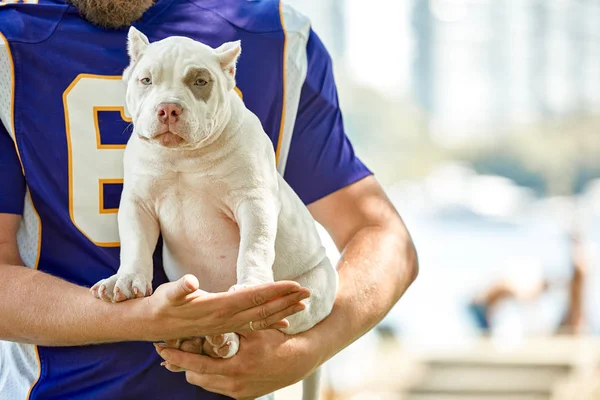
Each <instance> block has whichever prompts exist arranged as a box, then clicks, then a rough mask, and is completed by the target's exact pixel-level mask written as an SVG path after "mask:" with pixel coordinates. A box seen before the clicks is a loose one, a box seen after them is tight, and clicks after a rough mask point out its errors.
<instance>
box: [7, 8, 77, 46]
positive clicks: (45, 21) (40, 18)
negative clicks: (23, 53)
mask: <svg viewBox="0 0 600 400" xmlns="http://www.w3.org/2000/svg"><path fill="white" fill-rule="evenodd" d="M0 3H2V4H0V34H1V35H2V36H3V37H4V38H6V39H7V40H8V41H9V42H12V41H15V42H21V43H39V42H41V41H44V40H46V39H47V38H48V37H49V36H50V35H52V32H53V31H54V30H55V29H56V26H57V25H58V24H59V23H60V21H61V19H62V18H63V16H64V14H65V11H66V10H67V9H68V5H67V4H66V3H65V2H64V1H58V0H11V1H8V2H0ZM0 45H1V43H0Z"/></svg>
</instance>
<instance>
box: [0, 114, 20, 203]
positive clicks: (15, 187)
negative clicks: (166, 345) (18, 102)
mask: <svg viewBox="0 0 600 400" xmlns="http://www.w3.org/2000/svg"><path fill="white" fill-rule="evenodd" d="M24 199H25V178H24V177H23V172H22V170H21V163H20V162H19V158H18V156H17V151H16V148H15V144H14V142H13V140H12V138H11V137H10V136H9V135H8V132H7V131H6V129H5V128H4V125H3V124H2V122H0V213H6V214H23V203H24Z"/></svg>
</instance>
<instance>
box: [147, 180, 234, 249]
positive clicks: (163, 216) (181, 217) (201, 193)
mask: <svg viewBox="0 0 600 400" xmlns="http://www.w3.org/2000/svg"><path fill="white" fill-rule="evenodd" d="M227 192H228V189H227V185H225V184H223V183H222V182H220V181H219V180H218V179H212V178H211V177H206V176H203V175H201V174H172V175H169V176H164V177H161V179H157V180H155V184H154V185H152V187H149V189H148V193H149V195H150V198H151V202H152V204H153V207H154V210H155V212H156V214H157V216H158V219H159V222H160V226H161V232H162V233H163V235H167V236H171V235H176V236H177V237H179V238H180V239H179V240H183V238H185V237H194V238H195V240H198V239H201V238H202V237H207V236H213V235H214V234H215V232H218V231H223V230H229V229H230V228H231V227H232V224H233V225H236V224H235V222H234V221H233V212H232V210H231V207H230V206H229V205H228V204H227ZM236 228H237V225H236ZM207 239H208V237H207Z"/></svg>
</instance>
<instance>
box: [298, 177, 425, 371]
mask: <svg viewBox="0 0 600 400" xmlns="http://www.w3.org/2000/svg"><path fill="white" fill-rule="evenodd" d="M309 210H310V211H311V213H312V214H313V216H314V217H315V219H316V220H317V221H318V222H319V223H320V224H321V225H323V227H324V228H325V229H326V230H327V231H328V232H329V234H330V235H331V237H332V238H333V240H334V242H335V244H336V246H337V247H338V249H339V250H340V251H341V252H342V255H341V258H340V261H339V265H338V272H339V275H340V287H339V291H338V295H337V298H336V302H335V305H334V307H333V310H332V312H331V314H330V315H329V317H327V318H326V319H325V320H324V321H322V322H321V323H320V324H318V325H317V326H315V327H314V328H313V329H312V330H310V331H308V332H305V335H306V336H307V337H308V338H310V340H309V343H313V344H314V345H317V346H319V351H317V352H316V353H317V354H320V356H321V360H319V364H321V363H322V362H324V361H326V360H328V359H329V358H331V357H332V356H334V355H335V354H336V353H337V352H339V351H340V350H342V349H343V348H344V347H346V346H348V345H349V344H351V343H352V342H354V341H355V340H356V339H358V338H359V337H360V336H362V335H363V334H364V333H366V332H367V331H369V330H370V329H371V328H373V327H374V326H375V325H376V324H377V323H379V322H380V321H381V320H382V319H383V317H384V316H385V315H386V314H387V313H388V312H389V311H390V309H391V308H392V307H393V306H394V304H396V302H397V301H398V300H399V299H400V297H401V296H402V295H403V294H404V292H405V291H406V289H407V288H408V287H409V285H410V284H411V283H412V282H413V281H414V280H415V278H416V277H417V273H418V261H417V253H416V250H415V247H414V244H413V242H412V239H411V237H410V235H409V233H408V230H407V229H406V227H405V225H404V223H403V221H402V219H401V217H400V215H399V214H398V213H397V211H396V210H395V208H394V207H393V205H392V204H391V203H390V201H389V200H388V198H387V197H386V195H385V193H384V192H383V190H382V188H381V186H380V185H379V183H378V182H377V180H376V179H375V178H374V177H372V176H371V177H367V178H364V179H362V180H361V181H359V182H357V183H355V184H353V185H350V186H348V187H346V188H344V189H342V190H339V191H337V192H335V193H333V194H331V195H329V196H327V197H325V198H323V199H321V200H318V201H316V202H315V203H313V204H312V205H310V206H309Z"/></svg>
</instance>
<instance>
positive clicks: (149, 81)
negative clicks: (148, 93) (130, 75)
mask: <svg viewBox="0 0 600 400" xmlns="http://www.w3.org/2000/svg"><path fill="white" fill-rule="evenodd" d="M140 82H141V83H142V85H146V86H148V85H152V79H150V78H148V77H146V78H142V79H140Z"/></svg>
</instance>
